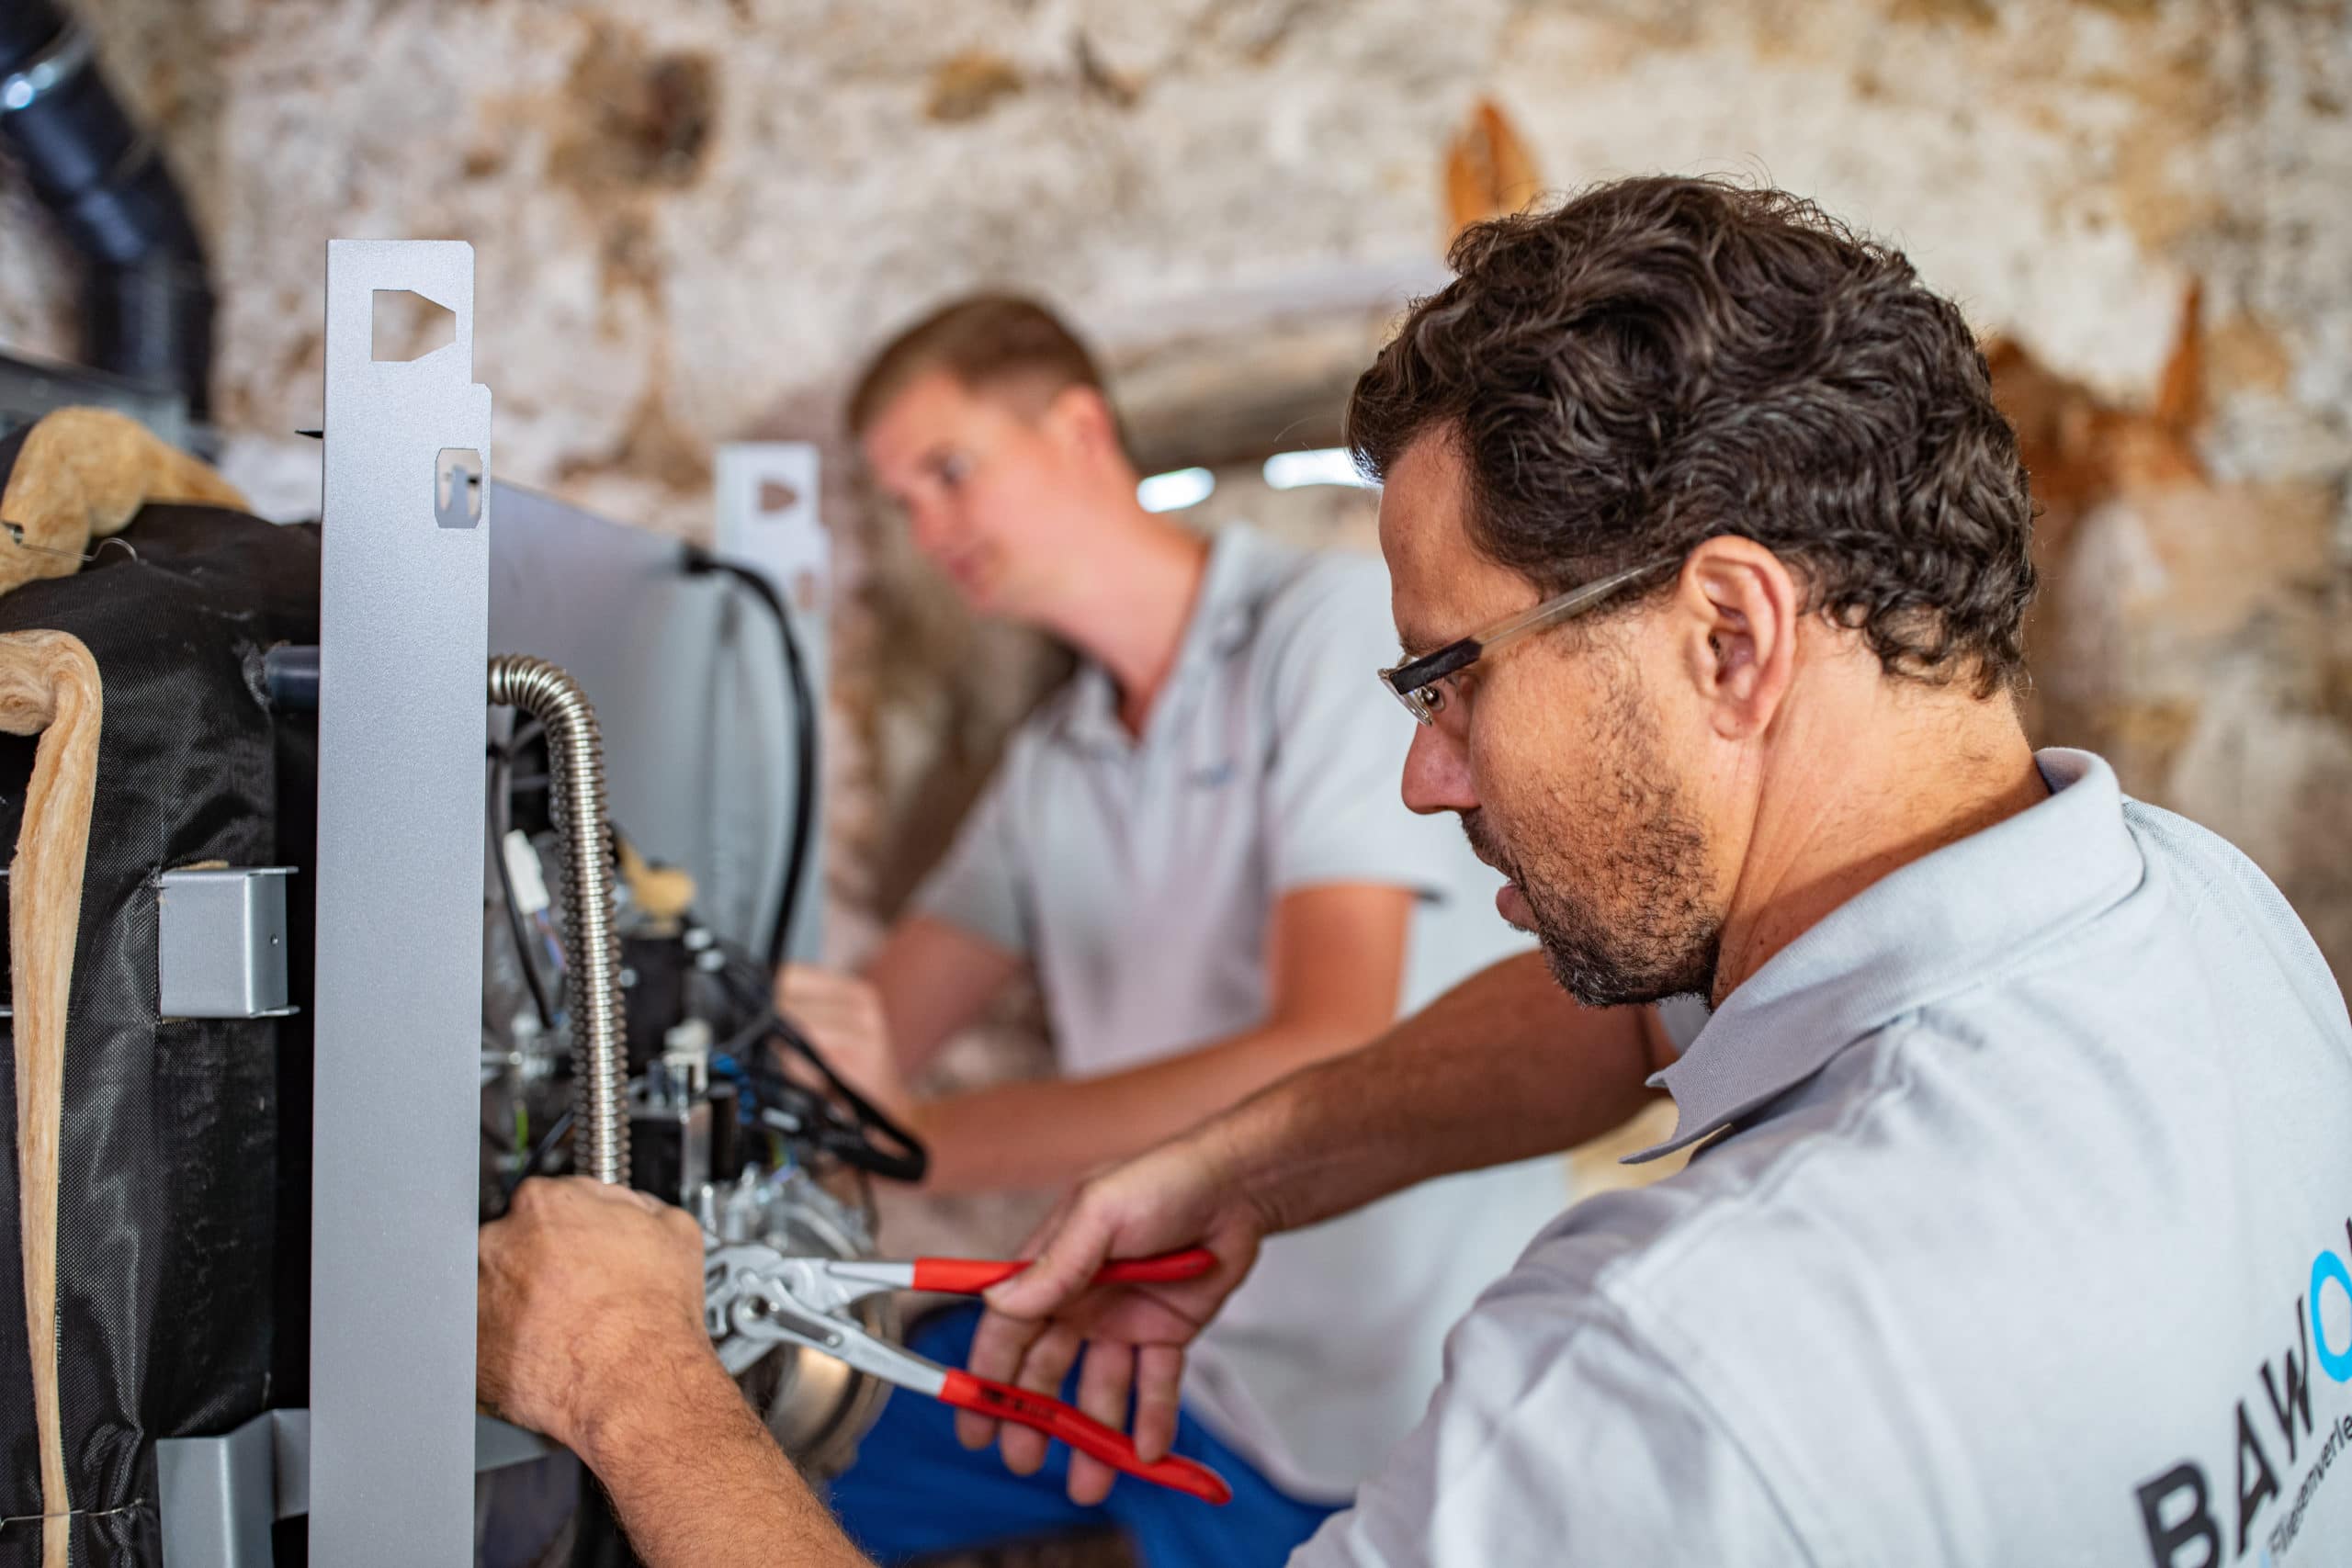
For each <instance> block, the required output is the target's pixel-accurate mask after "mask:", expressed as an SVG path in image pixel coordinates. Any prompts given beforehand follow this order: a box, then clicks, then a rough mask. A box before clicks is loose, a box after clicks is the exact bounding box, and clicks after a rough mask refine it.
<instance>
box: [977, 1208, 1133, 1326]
mask: <svg viewBox="0 0 2352 1568" xmlns="http://www.w3.org/2000/svg"><path fill="white" fill-rule="evenodd" d="M1110 1251H1111V1227H1110V1224H1109V1222H1108V1221H1106V1220H1103V1219H1102V1218H1100V1217H1098V1216H1097V1214H1096V1213H1095V1211H1094V1205H1092V1204H1091V1203H1089V1202H1088V1201H1086V1190H1085V1189H1083V1188H1081V1189H1080V1190H1079V1195H1078V1199H1077V1201H1075V1202H1073V1203H1071V1204H1070V1205H1069V1208H1068V1210H1067V1211H1066V1212H1065V1213H1064V1214H1063V1216H1062V1223H1061V1224H1060V1225H1059V1226H1058V1227H1057V1229H1056V1230H1055V1231H1054V1233H1053V1235H1051V1236H1049V1237H1047V1238H1046V1246H1045V1249H1044V1250H1043V1251H1041V1252H1040V1253H1038V1255H1037V1259H1036V1261H1035V1262H1034V1263H1032V1264H1030V1265H1029V1267H1028V1268H1026V1269H1023V1270H1022V1271H1021V1272H1020V1273H1018V1274H1015V1275H1014V1276H1013V1277H1012V1279H1010V1280H1006V1281H1005V1282H1004V1283H1002V1284H1001V1285H997V1286H994V1287H992V1288H990V1290H989V1292H988V1303H989V1306H990V1307H992V1308H994V1309H995V1310H996V1311H997V1312H1000V1313H1002V1314H1005V1315H1007V1316H1009V1317H1030V1318H1037V1317H1050V1316H1051V1315H1053V1314H1054V1312H1055V1311H1056V1310H1057V1309H1058V1308H1059V1307H1061V1306H1062V1305H1063V1304H1064V1303H1068V1302H1069V1300H1070V1299H1071V1298H1072V1297H1074V1296H1076V1295H1077V1294H1078V1293H1079V1292H1081V1291H1083V1290H1085V1289H1086V1287H1087V1284H1088V1282H1089V1281H1091V1280H1092V1279H1093V1278H1094V1276H1095V1273H1096V1272H1097V1271H1098V1270H1099V1269H1102V1267H1103V1262H1104V1260H1105V1259H1106V1258H1108V1257H1109V1255H1110Z"/></svg>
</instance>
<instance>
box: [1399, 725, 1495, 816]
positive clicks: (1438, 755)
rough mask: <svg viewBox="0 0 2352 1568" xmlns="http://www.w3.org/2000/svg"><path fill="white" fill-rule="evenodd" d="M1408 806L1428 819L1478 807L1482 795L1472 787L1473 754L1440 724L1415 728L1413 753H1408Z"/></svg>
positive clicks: (1411, 751) (1406, 774)
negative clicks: (1439, 814) (1471, 762)
mask: <svg viewBox="0 0 2352 1568" xmlns="http://www.w3.org/2000/svg"><path fill="white" fill-rule="evenodd" d="M1405 805H1406V807H1408V809H1410V810H1413V811H1418V812H1419V813H1421V814H1422V815H1423V816H1425V817H1426V816H1432V815H1434V814H1436V813H1438V812H1440V811H1475V810H1476V809H1477V808H1478V792H1477V791H1476V790H1475V789H1473V788H1471V787H1470V753H1469V751H1468V750H1466V749H1465V748H1464V746H1463V744H1462V740H1461V738H1460V737H1458V736H1453V735H1449V734H1447V733H1446V732H1445V729H1444V728H1443V727H1442V726H1439V725H1433V724H1417V725H1415V726H1414V727H1413V746H1412V750H1409V751H1407V752H1406V753H1405Z"/></svg>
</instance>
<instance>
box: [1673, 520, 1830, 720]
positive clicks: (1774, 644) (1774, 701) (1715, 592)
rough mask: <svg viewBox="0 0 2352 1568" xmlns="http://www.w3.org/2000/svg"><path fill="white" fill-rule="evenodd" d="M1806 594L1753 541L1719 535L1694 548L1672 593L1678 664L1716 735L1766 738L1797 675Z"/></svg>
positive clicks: (1779, 562)
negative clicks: (1705, 710)
mask: <svg viewBox="0 0 2352 1568" xmlns="http://www.w3.org/2000/svg"><path fill="white" fill-rule="evenodd" d="M1803 608H1804V592H1803V590H1802V589H1801V588H1800V587H1799V586H1798V584H1797V581H1796V578H1795V577H1794V575H1793V574H1792V573H1791V571H1790V570H1789V569H1788V566H1787V564H1786V563H1784V562H1783V561H1782V560H1781V558H1780V557H1778V556H1776V555H1774V554H1773V553H1772V552H1771V551H1770V550H1768V549H1766V548H1765V547H1763V546H1761V545H1759V544H1758V543H1757V542H1756V541H1755V540H1753V539H1744V538H1741V537H1739V536H1737V535H1729V534H1725V535H1717V536H1715V537H1713V538H1712V539H1709V540H1707V541H1706V542H1704V543H1703V544H1702V545H1700V546H1699V547H1698V548H1696V549H1694V550H1692V551H1691V554H1690V556H1689V558H1686V559H1685V560H1684V561H1683V563H1682V571H1681V575H1680V577H1679V579H1678V580H1677V581H1676V583H1675V589H1674V615H1675V626H1676V636H1677V637H1678V639H1679V643H1680V647H1681V653H1682V660H1681V662H1682V665H1683V668H1684V671H1685V673H1686V675H1687V677H1688V678H1689V679H1690V681H1691V682H1692V684H1693V686H1694V687H1695V688H1696V689H1697V693H1698V695H1699V698H1700V700H1701V702H1702V703H1703V704H1704V705H1706V707H1707V709H1708V712H1709V715H1710V721H1711V723H1712V724H1713V728H1714V730H1715V733H1716V734H1717V735H1719V736H1721V737H1723V738H1724V739H1726V740H1744V739H1750V738H1752V737H1754V736H1757V735H1760V734H1762V733H1763V731H1764V729H1765V728H1766V727H1767V726H1769V725H1770V723H1771V722H1772V716H1773V715H1774V714H1775V713H1777V712H1778V711H1779V710H1780V705H1781V699H1782V698H1784V697H1785V696H1786V695H1787V694H1788V690H1789V683H1790V682H1791V681H1792V679H1793V678H1794V675H1795V671H1796V645H1797V623H1798V621H1799V619H1800V618H1801V616H1802V613H1803Z"/></svg>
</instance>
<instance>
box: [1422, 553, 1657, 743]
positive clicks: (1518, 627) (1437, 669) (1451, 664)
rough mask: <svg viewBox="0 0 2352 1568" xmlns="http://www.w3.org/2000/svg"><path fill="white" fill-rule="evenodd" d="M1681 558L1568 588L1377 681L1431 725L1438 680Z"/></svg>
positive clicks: (1441, 698) (1438, 699) (1441, 700)
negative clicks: (1529, 608) (1564, 591)
mask: <svg viewBox="0 0 2352 1568" xmlns="http://www.w3.org/2000/svg"><path fill="white" fill-rule="evenodd" d="M1680 559H1681V557H1679V556H1667V557H1663V558H1659V559H1657V560H1654V561H1647V562H1645V563H1644V564H1642V565H1640V566H1629V567H1627V568H1626V569H1625V570H1623V571H1612V572H1611V573H1610V574H1609V575H1608V576H1606V577H1603V578H1599V579H1596V580H1595V581H1591V582H1588V583H1585V584H1584V585H1583V586H1582V587H1579V588H1571V589H1569V590H1568V591H1567V592H1566V593H1562V594H1559V595H1557V596H1556V597H1554V598H1550V599H1546V600H1544V603H1542V604H1538V605H1536V606H1535V608H1533V609H1532V610H1528V611H1525V612H1523V613H1521V614H1520V615H1513V616H1512V617H1511V618H1510V620H1507V621H1503V622H1500V623H1498V624H1497V625H1495V626H1488V627H1487V629H1486V630H1485V631H1482V632H1479V633H1477V634H1476V635H1475V636H1472V637H1463V638H1462V639H1461V640H1459V641H1457V642H1450V643H1447V644H1446V645H1445V646H1444V647H1443V648H1441V649H1438V650H1437V651H1436V652H1434V653H1425V654H1423V655H1422V656H1421V657H1420V658H1419V659H1415V660H1408V661H1407V662H1405V663H1403V664H1398V665H1395V666H1393V667H1391V668H1389V669H1386V670H1383V671H1381V672H1380V679H1381V681H1382V682H1384V683H1385V685H1386V686H1387V687H1388V689H1389V691H1390V692H1392V693H1394V694H1396V698H1397V701H1398V702H1400V703H1403V704H1404V705H1405V711H1406V712H1407V713H1409V714H1411V715H1412V716H1414V717H1415V718H1417V719H1419V720H1420V721H1421V722H1422V723H1423V724H1435V723H1436V722H1437V716H1438V711H1439V710H1440V709H1441V708H1442V707H1444V706H1445V689H1444V687H1443V686H1442V685H1441V684H1440V682H1443V681H1445V680H1447V679H1448V678H1450V677H1452V676H1455V675H1459V674H1461V673H1462V671H1464V670H1467V669H1469V668H1470V666H1472V665H1473V664H1476V663H1477V662H1478V660H1481V659H1484V658H1485V657H1487V655H1488V654H1490V653H1493V652H1495V651H1496V650H1497V649H1501V648H1502V647H1504V646H1505V645H1506V644H1509V643H1512V642H1516V641H1518V640H1519V639H1520V638H1521V637H1525V636H1527V635H1528V634H1529V633H1531V632H1540V631H1542V630H1544V628H1546V627H1547V626H1558V625H1559V624H1560V623H1561V622H1563V621H1567V620H1572V619H1574V618H1575V617H1576V616H1577V615H1582V614H1584V613H1585V612H1586V611H1587V610H1589V609H1591V608H1592V607H1593V606H1594V605H1595V604H1600V602H1601V601H1602V600H1604V599H1606V598H1608V597H1609V596H1610V595H1611V594H1612V593H1614V592H1617V590H1619V589H1620V588H1623V587H1624V586H1625V585H1626V584H1627V583H1629V582H1632V581H1634V580H1635V579H1636V578H1642V577H1647V576H1648V575H1649V574H1650V573H1652V572H1654V571H1656V570H1658V569H1659V568H1660V567H1667V566H1673V565H1675V564H1676V563H1677V562H1679V560H1680Z"/></svg>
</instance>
